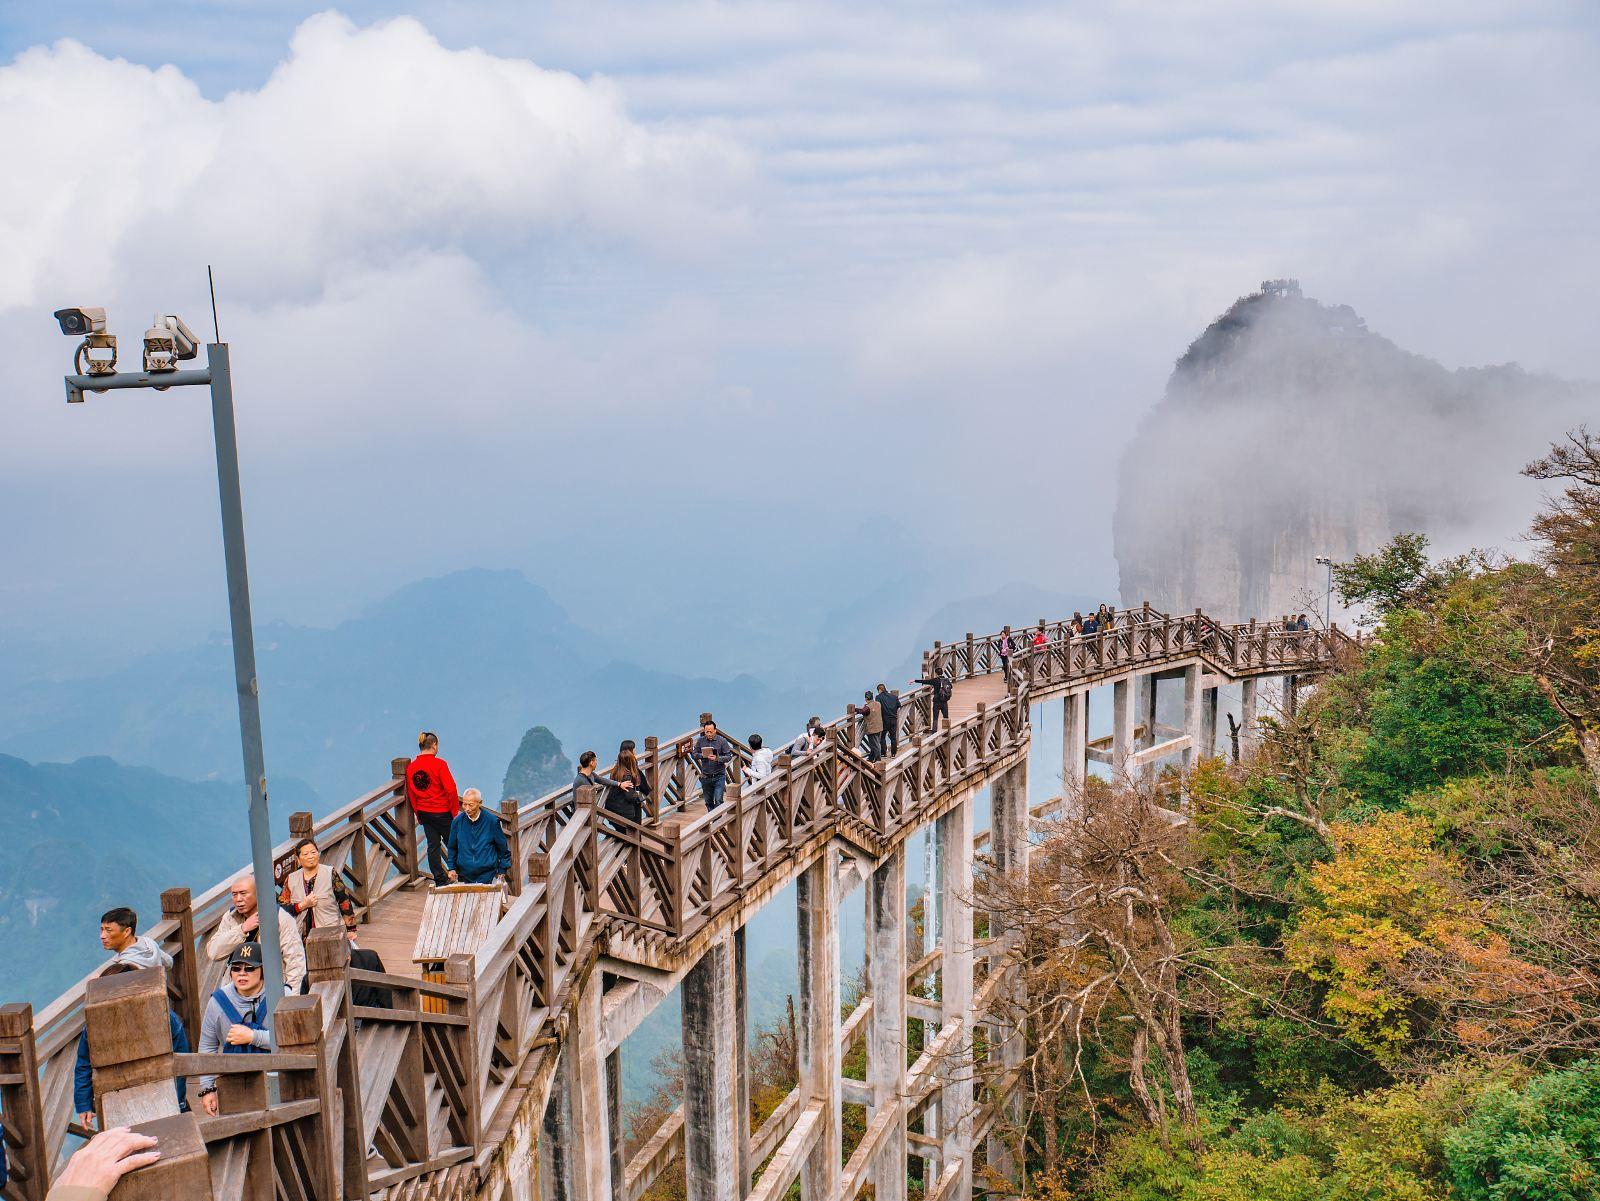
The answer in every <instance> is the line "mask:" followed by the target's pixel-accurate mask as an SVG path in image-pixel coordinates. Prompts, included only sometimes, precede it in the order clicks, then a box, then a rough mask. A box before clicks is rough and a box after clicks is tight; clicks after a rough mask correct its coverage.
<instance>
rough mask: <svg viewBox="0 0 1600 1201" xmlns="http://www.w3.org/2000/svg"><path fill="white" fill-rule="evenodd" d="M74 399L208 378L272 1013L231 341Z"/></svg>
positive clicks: (275, 955)
mask: <svg viewBox="0 0 1600 1201" xmlns="http://www.w3.org/2000/svg"><path fill="white" fill-rule="evenodd" d="M66 384H67V399H68V400H69V401H81V400H82V399H83V394H84V392H86V391H101V390H121V389H135V388H162V389H165V388H171V387H184V386H188V385H198V384H208V385H209V386H210V388H211V428H212V432H213V434H214V435H215V441H216V447H217V493H218V496H219V498H220V500H221V505H222V553H223V558H224V559H225V561H226V564H227V573H228V624H229V628H230V631H231V633H232V638H233V674H234V685H235V691H236V692H237V694H238V698H239V742H240V747H241V750H242V752H243V756H244V779H245V787H246V788H247V789H248V790H249V793H250V866H251V874H252V875H253V876H254V877H255V881H256V913H257V915H258V920H259V927H258V929H259V934H258V937H259V938H260V939H261V965H262V985H263V987H262V990H261V995H262V1004H263V1006H264V1008H265V1009H266V1010H267V1011H268V1012H270V1011H271V1010H272V1008H273V1007H274V1006H275V1005H276V1003H277V1000H278V998H279V997H281V996H282V995H283V962H282V956H281V954H280V952H279V944H278V918H279V913H278V890H277V884H276V881H275V880H274V878H273V872H272V824H271V822H270V821H269V820H268V813H267V769H266V756H265V753H264V752H263V750H262V746H261V696H260V687H259V685H258V683H257V680H256V643H255V630H254V627H253V626H252V624H251V620H250V573H249V571H248V569H247V567H246V563H245V554H244V502H243V498H242V495H241V490H240V486H239V442H238V437H237V435H236V432H235V429H234V422H233V373H232V371H231V370H230V368H229V364H228V344H227V343H226V342H212V343H208V344H207V345H206V369H205V370H204V371H198V370H188V371H167V372H150V371H144V372H134V371H120V372H117V373H115V374H113V375H69V376H67V377H66Z"/></svg>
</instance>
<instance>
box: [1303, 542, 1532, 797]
mask: <svg viewBox="0 0 1600 1201" xmlns="http://www.w3.org/2000/svg"><path fill="white" fill-rule="evenodd" d="M1503 582H1504V581H1503V577H1502V576H1501V575H1499V574H1490V575H1484V576H1475V577H1471V578H1463V579H1458V580H1456V581H1455V582H1454V583H1452V584H1451V585H1450V586H1449V587H1447V588H1446V589H1445V590H1444V591H1443V592H1441V593H1440V594H1439V595H1438V596H1437V597H1435V598H1434V600H1433V601H1432V603H1430V604H1429V605H1428V606H1427V607H1426V608H1402V609H1397V610H1395V611H1393V612H1391V613H1390V614H1389V615H1388V618H1387V620H1386V621H1385V622H1384V626H1383V630H1382V637H1381V638H1380V639H1379V640H1378V641H1377V642H1375V643H1374V644H1373V645H1372V646H1370V647H1368V648H1367V649H1366V650H1365V651H1364V652H1363V654H1362V657H1361V662H1360V664H1359V666H1357V667H1356V668H1355V669H1354V670H1353V671H1351V672H1349V673H1347V674H1345V675H1343V676H1336V677H1334V678H1332V679H1331V680H1329V682H1328V684H1327V687H1326V688H1324V689H1323V690H1321V691H1322V693H1323V695H1322V696H1321V697H1319V698H1318V699H1317V700H1316V702H1315V704H1316V706H1317V709H1318V712H1317V717H1318V719H1319V721H1321V722H1322V723H1323V725H1324V727H1325V728H1324V730H1323V742H1324V744H1325V747H1324V751H1323V753H1324V754H1326V755H1327V757H1328V760H1329V762H1330V764H1332V766H1333V768H1334V772H1335V775H1336V776H1337V777H1338V778H1339V780H1340V782H1341V784H1342V786H1343V789H1344V792H1345V794H1346V796H1347V797H1348V798H1350V799H1352V800H1360V801H1362V802H1365V803H1366V804H1368V805H1372V806H1381V807H1383V808H1394V807H1395V806H1397V805H1398V804H1399V803H1400V802H1401V801H1402V800H1403V799H1404V798H1405V797H1406V796H1407V795H1408V794H1410V793H1412V792H1416V791H1418V790H1420V789H1426V788H1434V787H1437V786H1438V785H1439V784H1441V783H1443V782H1444V781H1446V780H1448V779H1451V778H1452V777H1456V776H1467V775H1475V774H1477V773H1479V772H1483V771H1503V770H1504V769H1505V768H1506V767H1507V765H1508V764H1510V765H1514V766H1519V767H1520V766H1530V765H1536V764H1538V763H1542V762H1545V761H1548V759H1549V758H1550V756H1551V754H1552V752H1553V748H1552V746H1551V744H1550V742H1549V738H1550V735H1551V734H1552V733H1553V732H1555V731H1557V730H1559V729H1560V727H1561V725H1562V719H1561V716H1560V714H1558V713H1557V712H1556V711H1555V710H1554V709H1553V708H1552V707H1551V705H1550V703H1549V701H1548V699H1547V698H1546V697H1545V696H1544V695H1543V693H1542V692H1541V691H1540V688H1539V685H1538V684H1537V682H1536V681H1535V680H1533V679H1531V678H1529V677H1528V676H1526V675H1519V674H1516V673H1514V672H1511V671H1509V670H1507V667H1506V664H1508V663H1513V662H1518V661H1520V658H1521V656H1522V649H1523V646H1524V643H1525V638H1524V635H1523V633H1522V631H1521V630H1519V629H1518V628H1517V627H1516V626H1515V624H1514V623H1512V622H1511V621H1509V620H1508V618H1507V615H1506V612H1505V604H1504V597H1503V593H1502V584H1503Z"/></svg>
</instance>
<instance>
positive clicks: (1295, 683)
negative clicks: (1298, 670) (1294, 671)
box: [1283, 676, 1300, 718]
mask: <svg viewBox="0 0 1600 1201" xmlns="http://www.w3.org/2000/svg"><path fill="white" fill-rule="evenodd" d="M1299 707H1300V677H1299V676H1284V677H1283V715H1284V716H1285V717H1289V718H1292V717H1293V716H1294V715H1295V710H1296V709H1298V708H1299Z"/></svg>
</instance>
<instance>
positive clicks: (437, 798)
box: [406, 751, 461, 817]
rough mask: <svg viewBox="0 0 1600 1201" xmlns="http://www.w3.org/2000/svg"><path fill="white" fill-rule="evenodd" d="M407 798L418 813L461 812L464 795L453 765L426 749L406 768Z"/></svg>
mask: <svg viewBox="0 0 1600 1201" xmlns="http://www.w3.org/2000/svg"><path fill="white" fill-rule="evenodd" d="M406 800H408V801H410V802H411V807H412V808H413V809H415V810H416V811H417V812H418V813H448V814H449V815H450V816H451V817H454V816H455V815H456V814H458V813H460V812H461V798H460V797H459V796H457V795H456V782H455V780H454V778H452V776H451V775H450V765H449V764H448V763H446V762H445V761H444V760H443V759H441V758H439V756H438V755H435V754H432V753H431V752H428V751H424V752H423V753H422V754H420V755H418V756H417V757H416V758H415V759H413V760H412V761H411V763H410V764H409V765H408V766H407V767H406Z"/></svg>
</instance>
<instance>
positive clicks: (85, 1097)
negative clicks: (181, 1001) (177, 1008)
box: [72, 961, 189, 1130]
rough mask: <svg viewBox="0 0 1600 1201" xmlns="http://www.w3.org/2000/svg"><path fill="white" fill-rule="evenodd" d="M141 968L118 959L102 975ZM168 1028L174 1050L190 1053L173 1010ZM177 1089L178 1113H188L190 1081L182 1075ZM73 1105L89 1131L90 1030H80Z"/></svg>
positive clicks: (91, 1120)
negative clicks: (188, 1086)
mask: <svg viewBox="0 0 1600 1201" xmlns="http://www.w3.org/2000/svg"><path fill="white" fill-rule="evenodd" d="M138 970H139V969H138V968H136V967H134V966H133V965H132V964H131V963H125V962H121V961H117V962H114V963H112V965H111V966H110V967H108V968H106V970H105V971H103V972H101V973H100V974H101V975H102V976H116V975H120V974H121V973H123V972H136V971H138ZM167 1027H168V1029H169V1030H170V1031H171V1034H172V1049H173V1050H174V1051H176V1052H177V1053H178V1054H179V1055H187V1054H188V1053H189V1036H188V1034H186V1033H185V1032H184V1029H183V1023H182V1022H181V1021H179V1020H178V1015H177V1014H176V1013H174V1012H173V1011H172V1010H170V1009H169V1010H167ZM174 1083H175V1084H176V1086H177V1091H178V1112H180V1113H188V1112H189V1096H188V1088H187V1083H188V1082H187V1081H185V1080H184V1078H183V1077H182V1076H179V1077H178V1078H177V1080H176V1081H175V1082H174ZM72 1108H73V1111H74V1112H75V1113H77V1115H78V1125H80V1126H82V1127H83V1128H84V1129H86V1130H93V1129H94V1128H95V1116H94V1067H93V1065H91V1064H90V1063H89V1031H88V1030H87V1029H85V1030H81V1031H79V1032H78V1062H77V1064H76V1065H75V1066H74V1067H73V1071H72Z"/></svg>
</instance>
